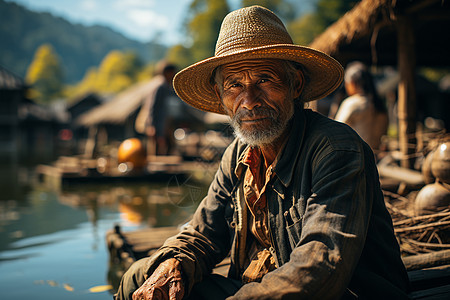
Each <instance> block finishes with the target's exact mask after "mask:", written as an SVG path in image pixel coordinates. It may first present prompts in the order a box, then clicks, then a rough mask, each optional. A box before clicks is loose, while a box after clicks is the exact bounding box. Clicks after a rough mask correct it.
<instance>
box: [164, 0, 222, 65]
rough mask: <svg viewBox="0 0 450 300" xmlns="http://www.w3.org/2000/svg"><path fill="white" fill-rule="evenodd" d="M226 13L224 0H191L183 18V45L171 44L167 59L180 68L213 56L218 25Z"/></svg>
mask: <svg viewBox="0 0 450 300" xmlns="http://www.w3.org/2000/svg"><path fill="white" fill-rule="evenodd" d="M228 13H229V7H228V3H227V1H226V0H193V1H192V3H191V5H190V6H189V11H188V13H187V16H186V20H185V25H184V28H185V29H186V40H185V41H184V45H181V44H179V45H175V46H173V47H172V48H171V49H170V50H169V51H168V53H167V56H166V58H167V60H169V61H171V62H173V63H174V64H176V65H177V66H179V67H180V68H182V67H185V66H188V65H190V64H192V63H194V62H197V61H199V60H202V59H205V58H207V57H210V56H213V55H214V50H215V45H216V41H217V36H218V35H219V30H220V25H221V24H222V20H223V18H224V17H225V16H226V15H227V14H228Z"/></svg>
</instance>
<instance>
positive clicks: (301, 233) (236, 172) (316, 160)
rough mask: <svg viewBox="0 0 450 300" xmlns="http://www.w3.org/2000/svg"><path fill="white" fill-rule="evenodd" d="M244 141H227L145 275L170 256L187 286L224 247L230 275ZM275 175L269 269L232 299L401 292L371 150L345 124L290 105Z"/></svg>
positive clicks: (242, 221)
mask: <svg viewBox="0 0 450 300" xmlns="http://www.w3.org/2000/svg"><path fill="white" fill-rule="evenodd" d="M246 147H247V146H246V145H244V144H242V143H241V142H239V141H237V140H235V141H234V142H233V143H232V144H231V145H230V146H229V147H228V149H227V150H226V152H225V153H224V156H223V158H222V162H221V164H220V167H219V170H218V171H217V174H216V176H215V179H214V181H213V182H212V184H211V186H210V188H209V191H208V195H207V196H206V197H205V199H204V200H203V201H202V202H201V203H200V205H199V207H198V209H197V211H196V213H195V214H194V217H193V219H192V221H191V222H190V223H189V226H188V227H187V228H186V229H185V230H184V231H182V232H181V233H180V234H178V235H177V236H175V237H173V238H170V239H169V240H167V241H166V243H165V244H164V245H163V247H162V248H161V249H160V250H159V251H158V252H157V253H156V254H155V255H154V256H153V257H152V258H151V259H149V262H148V265H147V267H148V272H149V273H151V272H152V270H153V269H154V267H155V265H157V263H158V262H159V261H160V260H162V259H165V258H167V257H176V258H178V259H180V260H181V261H182V266H183V270H184V274H185V278H186V290H187V291H189V290H190V289H191V288H192V285H193V284H195V283H196V282H199V281H201V279H202V276H203V275H205V274H209V273H210V272H211V269H212V268H213V267H214V266H215V265H216V264H217V263H219V262H220V261H221V260H222V259H223V258H224V257H226V256H227V255H228V253H230V251H231V261H232V265H231V267H230V273H229V276H230V277H234V278H239V276H240V275H241V273H242V270H240V268H239V266H241V265H242V262H243V261H242V260H243V251H245V241H246V234H247V217H246V211H247V209H246V206H245V202H243V197H242V194H241V191H242V185H241V179H242V176H243V175H244V173H245V172H244V171H245V170H242V169H241V167H238V168H237V166H238V165H239V166H241V165H240V164H239V161H240V159H242V157H241V156H242V154H243V153H244V150H245V149H246ZM274 172H275V174H276V175H275V176H274V177H273V180H272V182H271V184H269V185H268V187H269V189H268V190H267V203H268V210H269V212H268V216H269V227H270V232H271V237H272V245H273V247H271V249H270V251H271V253H272V254H273V255H274V256H275V257H276V262H277V269H276V270H274V271H272V272H270V273H268V274H267V275H266V276H265V277H264V278H263V279H262V282H261V283H257V282H254V283H249V284H246V285H244V286H243V287H242V288H241V289H240V290H239V291H238V292H237V293H236V294H235V296H234V297H232V299H234V298H236V299H288V298H294V299H339V298H340V297H341V296H342V295H343V294H344V292H346V293H349V292H350V291H351V292H350V293H354V294H356V295H358V296H359V297H360V298H361V299H404V298H407V295H406V292H407V289H408V277H407V274H406V271H405V268H404V266H403V263H402V260H401V257H400V252H399V246H398V243H397V241H396V239H395V236H394V231H393V226H392V221H391V217H390V215H389V213H388V211H387V210H386V207H385V204H384V199H383V194H382V192H381V189H380V185H379V178H378V173H377V169H376V165H375V162H374V156H373V153H372V151H371V150H370V148H369V146H368V145H367V144H366V143H364V142H363V141H362V140H361V138H359V136H358V135H357V134H356V133H355V132H354V131H353V130H352V129H351V128H350V127H348V126H347V125H344V124H341V123H338V122H335V121H332V120H330V119H328V118H325V117H323V116H321V115H319V114H317V113H314V112H312V111H310V110H303V109H301V108H296V112H295V114H294V118H293V120H292V121H291V131H290V137H289V139H288V141H287V144H286V146H285V148H284V150H283V151H282V153H281V156H280V157H279V161H278V163H277V165H276V166H275V168H274ZM346 290H347V291H346Z"/></svg>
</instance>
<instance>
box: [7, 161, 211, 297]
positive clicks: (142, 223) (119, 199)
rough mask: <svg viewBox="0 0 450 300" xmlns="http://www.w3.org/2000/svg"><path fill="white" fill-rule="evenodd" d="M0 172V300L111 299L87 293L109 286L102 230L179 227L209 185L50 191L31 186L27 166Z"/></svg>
mask: <svg viewBox="0 0 450 300" xmlns="http://www.w3.org/2000/svg"><path fill="white" fill-rule="evenodd" d="M1 174H2V177H5V178H7V179H5V181H2V183H1V184H0V188H1V191H2V193H1V198H0V290H1V291H2V292H1V294H0V295H1V298H2V299H22V298H27V297H32V298H36V296H35V295H40V296H39V297H37V298H43V299H111V293H113V292H114V291H113V290H111V291H109V292H102V293H92V292H90V291H91V288H92V287H95V286H102V285H107V284H110V283H111V282H110V278H109V279H108V276H109V275H108V273H109V272H111V270H110V268H109V265H108V249H106V241H105V234H106V232H107V231H108V230H110V229H112V228H113V227H114V226H115V225H120V226H121V227H122V228H123V229H124V230H135V229H138V228H141V227H149V226H150V227H162V226H173V225H180V224H183V223H185V222H186V221H188V220H189V218H190V217H191V215H192V213H193V212H194V211H195V209H196V207H197V205H198V203H199V201H200V200H201V199H202V198H203V197H204V195H205V194H206V192H207V182H208V181H209V180H206V181H205V183H202V182H199V181H198V180H197V179H196V178H195V177H190V178H188V179H187V180H183V181H182V180H178V178H172V179H171V180H169V181H168V182H165V183H162V184H152V183H141V184H137V183H134V184H131V183H127V184H114V185H113V184H103V185H93V184H84V185H72V186H66V187H64V188H62V189H54V188H50V187H48V186H45V185H36V184H35V181H34V180H33V171H32V170H31V171H30V170H29V169H27V168H23V169H22V170H21V169H20V168H16V169H14V170H12V171H11V170H9V171H7V172H4V171H2V172H1ZM69 270H70V272H69ZM49 282H56V283H57V284H53V285H51V284H49ZM113 284H114V283H113ZM68 287H70V288H68Z"/></svg>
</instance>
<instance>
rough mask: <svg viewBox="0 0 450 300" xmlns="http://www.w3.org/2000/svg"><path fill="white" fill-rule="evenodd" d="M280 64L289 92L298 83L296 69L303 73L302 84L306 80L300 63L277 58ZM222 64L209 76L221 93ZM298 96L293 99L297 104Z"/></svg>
mask: <svg viewBox="0 0 450 300" xmlns="http://www.w3.org/2000/svg"><path fill="white" fill-rule="evenodd" d="M278 61H279V62H280V63H281V65H282V69H283V70H285V74H284V75H285V78H284V79H285V80H286V81H287V84H288V86H289V90H290V92H291V93H293V92H294V90H295V89H296V88H297V84H298V74H297V72H298V71H301V72H302V73H303V77H304V79H303V80H304V82H303V86H305V84H306V83H307V82H308V80H307V76H306V73H305V72H304V69H303V67H302V65H300V64H299V63H297V62H294V61H290V60H282V59H279V60H278ZM221 69H222V66H218V67H217V68H215V69H214V71H213V74H212V76H211V79H210V82H211V84H212V85H214V84H217V87H218V88H219V92H220V94H221V95H222V93H223V75H222V72H221ZM299 98H300V96H299V97H298V98H296V99H294V103H296V104H298V103H299V102H302V101H301V100H300V99H299Z"/></svg>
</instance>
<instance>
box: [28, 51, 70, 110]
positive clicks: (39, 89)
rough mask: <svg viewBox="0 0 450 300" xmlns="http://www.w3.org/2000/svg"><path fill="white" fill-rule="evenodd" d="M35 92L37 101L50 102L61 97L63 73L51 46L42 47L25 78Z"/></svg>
mask: <svg viewBox="0 0 450 300" xmlns="http://www.w3.org/2000/svg"><path fill="white" fill-rule="evenodd" d="M25 80H26V82H27V83H28V84H30V85H32V87H33V89H34V90H35V95H36V98H37V99H36V100H38V101H40V102H49V101H51V100H53V99H55V98H58V97H60V96H61V91H62V87H63V72H62V68H61V63H60V61H59V58H58V56H57V55H56V53H55V52H54V50H53V47H52V46H51V45H49V44H45V45H42V46H40V47H39V48H38V49H37V51H36V54H35V56H34V59H33V62H32V63H31V65H30V67H29V68H28V71H27V75H26V78H25Z"/></svg>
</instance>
